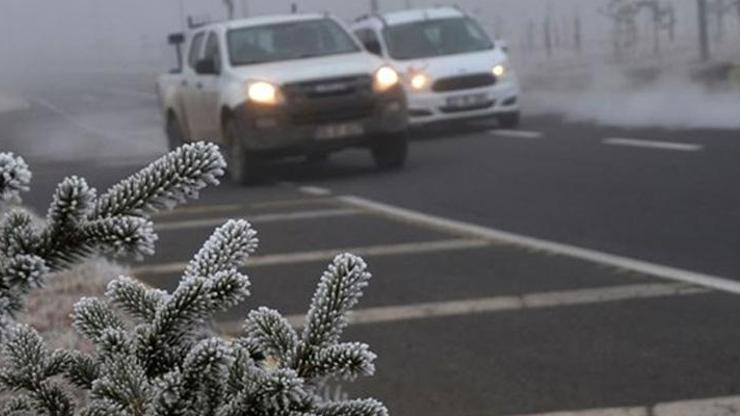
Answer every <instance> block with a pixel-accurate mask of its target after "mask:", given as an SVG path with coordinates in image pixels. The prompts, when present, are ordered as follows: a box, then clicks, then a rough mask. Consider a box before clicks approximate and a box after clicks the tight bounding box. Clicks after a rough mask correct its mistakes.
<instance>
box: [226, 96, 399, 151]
mask: <svg viewBox="0 0 740 416" xmlns="http://www.w3.org/2000/svg"><path fill="white" fill-rule="evenodd" d="M233 111H234V113H235V119H236V121H237V123H238V124H237V125H238V128H239V136H240V139H241V140H242V143H243V144H244V148H245V150H247V151H249V152H253V153H260V154H263V155H265V156H275V157H279V156H290V155H301V154H303V155H305V154H312V153H327V152H332V151H337V150H341V149H343V148H347V147H354V146H371V145H372V143H373V141H374V140H376V139H377V138H380V137H382V136H384V135H389V134H394V133H402V132H405V131H406V130H407V128H408V112H407V103H406V95H405V93H404V91H403V89H402V88H400V87H399V88H394V89H392V90H390V91H388V92H385V93H382V94H373V95H372V96H365V97H335V98H329V99H321V100H315V101H311V102H302V103H285V104H282V105H279V106H276V107H269V106H263V105H256V104H254V103H244V104H242V105H241V106H239V107H237V108H236V109H234V110H233ZM326 131H335V132H339V134H336V135H333V136H332V135H330V136H331V137H326V135H325V133H323V132H326ZM342 133H345V134H342Z"/></svg>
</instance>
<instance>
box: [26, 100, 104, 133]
mask: <svg viewBox="0 0 740 416" xmlns="http://www.w3.org/2000/svg"><path fill="white" fill-rule="evenodd" d="M34 101H35V102H36V103H37V104H39V105H41V106H42V107H45V108H46V109H48V110H50V111H51V112H53V113H56V114H57V115H59V116H60V117H62V118H63V119H64V120H65V121H67V122H68V123H69V124H71V125H73V126H75V127H77V128H78V129H80V130H81V131H83V132H85V133H87V134H90V135H93V136H100V137H105V138H109V139H116V137H114V136H112V135H110V134H109V133H108V132H104V131H102V130H98V129H95V128H92V127H90V126H88V125H86V124H83V123H81V122H80V121H79V120H77V119H76V118H74V117H73V116H71V115H70V114H68V113H67V112H66V111H64V110H62V109H61V108H59V107H57V106H56V105H54V104H52V103H51V102H49V101H47V100H45V99H42V98H37V99H35V100H34Z"/></svg>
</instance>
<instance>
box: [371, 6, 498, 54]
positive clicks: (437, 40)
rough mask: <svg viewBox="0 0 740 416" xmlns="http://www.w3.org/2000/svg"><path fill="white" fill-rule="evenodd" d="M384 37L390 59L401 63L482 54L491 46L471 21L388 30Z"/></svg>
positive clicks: (422, 23) (423, 23) (433, 22)
mask: <svg viewBox="0 0 740 416" xmlns="http://www.w3.org/2000/svg"><path fill="white" fill-rule="evenodd" d="M384 35H385V40H386V43H387V44H388V52H389V53H390V55H391V56H392V57H393V58H395V59H401V60H403V59H419V58H429V57H433V56H442V55H455V54H460V53H467V52H475V51H482V50H487V49H492V48H493V46H494V45H493V42H491V39H490V38H489V37H488V35H486V33H485V32H484V31H483V29H481V27H480V26H479V25H478V23H476V22H475V20H473V19H470V18H463V17H459V18H450V19H435V20H424V21H419V22H413V23H406V24H401V25H395V26H390V27H388V28H386V29H385V30H384Z"/></svg>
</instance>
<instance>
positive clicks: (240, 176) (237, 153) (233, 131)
mask: <svg viewBox="0 0 740 416" xmlns="http://www.w3.org/2000/svg"><path fill="white" fill-rule="evenodd" d="M224 139H225V144H226V146H225V151H226V156H227V162H228V166H227V168H226V170H227V171H228V173H229V177H230V178H231V180H232V181H233V182H235V183H238V184H241V185H247V184H252V183H255V182H257V181H258V179H259V171H260V169H259V162H258V161H257V159H256V157H254V155H251V154H249V152H247V151H246V149H244V144H243V142H242V138H241V136H240V135H239V127H238V125H237V123H236V121H234V120H233V119H229V120H227V121H226V123H224Z"/></svg>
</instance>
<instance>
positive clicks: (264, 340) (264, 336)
mask: <svg viewBox="0 0 740 416" xmlns="http://www.w3.org/2000/svg"><path fill="white" fill-rule="evenodd" d="M244 340H245V342H247V343H249V344H251V345H253V346H254V347H255V348H257V349H258V350H259V351H260V352H261V353H262V354H263V355H264V356H270V357H273V358H274V359H276V360H277V361H278V362H279V363H280V365H281V366H283V367H292V366H293V363H294V360H295V358H296V354H297V350H298V346H299V340H298V334H296V332H295V330H294V329H293V328H292V327H291V326H290V323H288V321H287V320H286V319H285V318H283V316H282V315H280V313H279V312H277V311H275V310H272V309H268V308H264V307H263V308H259V309H257V310H256V311H252V312H250V313H249V315H248V317H247V320H246V322H245V325H244Z"/></svg>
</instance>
